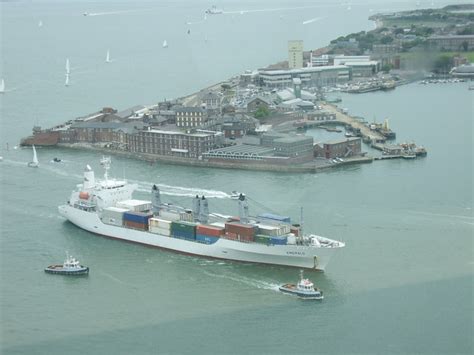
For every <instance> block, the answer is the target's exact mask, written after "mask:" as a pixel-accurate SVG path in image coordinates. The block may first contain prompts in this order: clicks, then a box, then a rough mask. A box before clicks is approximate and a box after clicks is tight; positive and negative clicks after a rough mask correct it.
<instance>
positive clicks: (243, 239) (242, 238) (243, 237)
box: [238, 234, 255, 242]
mask: <svg viewBox="0 0 474 355" xmlns="http://www.w3.org/2000/svg"><path fill="white" fill-rule="evenodd" d="M254 238H255V237H254V236H253V235H244V234H239V235H238V240H240V241H241V242H253V241H254Z"/></svg>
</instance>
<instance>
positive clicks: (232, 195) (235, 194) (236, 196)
mask: <svg viewBox="0 0 474 355" xmlns="http://www.w3.org/2000/svg"><path fill="white" fill-rule="evenodd" d="M242 195H243V194H242V193H240V192H238V191H232V192H231V193H230V198H231V199H232V200H238V199H239V198H240V196H242Z"/></svg>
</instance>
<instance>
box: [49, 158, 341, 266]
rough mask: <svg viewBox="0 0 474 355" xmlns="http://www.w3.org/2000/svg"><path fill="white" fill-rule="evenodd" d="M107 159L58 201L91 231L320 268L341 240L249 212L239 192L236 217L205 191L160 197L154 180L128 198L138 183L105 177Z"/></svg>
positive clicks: (273, 216) (172, 246) (61, 210)
mask: <svg viewBox="0 0 474 355" xmlns="http://www.w3.org/2000/svg"><path fill="white" fill-rule="evenodd" d="M110 163H111V161H110V158H108V157H104V158H102V160H101V165H102V166H103V167H104V169H105V173H104V178H103V179H97V181H96V179H95V175H94V171H93V170H92V168H91V167H90V166H89V165H87V166H86V168H85V171H84V177H83V182H82V184H78V185H77V186H76V189H75V190H74V191H73V192H72V193H71V196H70V198H69V200H68V201H67V203H66V204H64V205H61V206H59V207H58V209H59V213H60V214H61V215H62V216H63V217H65V218H66V219H67V220H69V221H70V222H71V223H73V224H75V225H76V226H78V227H80V228H82V229H84V230H87V231H89V232H91V233H94V234H98V235H102V236H106V237H110V238H115V239H121V240H126V241H130V242H136V243H141V244H145V245H148V246H154V247H159V248H163V249H169V250H172V251H176V252H180V253H185V254H191V255H197V256H203V257H210V258H216V259H226V260H233V261H241V262H251V263H262V264H272V265H282V266H291V267H298V268H307V269H315V270H321V271H323V270H324V269H325V268H326V265H327V264H328V262H329V260H330V258H331V256H332V255H334V253H336V252H337V251H338V250H340V249H341V248H343V247H344V246H345V244H344V243H343V242H341V241H337V240H333V239H329V238H326V237H322V236H318V235H315V234H306V233H304V231H303V226H302V225H301V224H291V219H290V218H289V217H286V216H280V215H277V214H273V213H263V214H260V215H258V216H255V217H254V216H251V215H249V206H248V198H247V197H246V196H245V195H244V194H240V195H239V197H238V199H237V200H236V203H238V209H239V214H238V217H232V216H226V215H223V214H219V213H210V212H209V204H208V199H206V198H205V196H201V197H199V196H196V197H195V198H193V199H192V209H191V208H185V207H182V206H178V205H174V204H170V203H166V202H163V201H162V199H161V194H160V189H159V188H158V187H157V186H156V185H153V187H152V189H151V191H150V193H151V198H150V200H151V201H143V200H137V199H133V198H132V195H133V192H134V191H135V190H136V189H137V185H136V184H130V183H128V182H127V181H125V180H116V179H110V178H109V177H108V170H109V169H110Z"/></svg>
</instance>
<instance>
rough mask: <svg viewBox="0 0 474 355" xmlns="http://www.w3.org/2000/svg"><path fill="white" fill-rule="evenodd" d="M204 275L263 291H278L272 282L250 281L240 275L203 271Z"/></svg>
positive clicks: (250, 279) (276, 285)
mask: <svg viewBox="0 0 474 355" xmlns="http://www.w3.org/2000/svg"><path fill="white" fill-rule="evenodd" d="M203 272H204V274H205V275H207V276H209V277H215V278H220V279H227V280H231V281H235V282H238V283H241V284H244V285H247V286H251V287H255V288H259V289H263V290H273V291H278V287H279V285H278V284H276V283H273V282H268V281H262V280H257V279H252V278H249V277H244V276H240V275H226V274H215V273H212V272H209V271H203Z"/></svg>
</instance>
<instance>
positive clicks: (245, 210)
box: [239, 194, 249, 223]
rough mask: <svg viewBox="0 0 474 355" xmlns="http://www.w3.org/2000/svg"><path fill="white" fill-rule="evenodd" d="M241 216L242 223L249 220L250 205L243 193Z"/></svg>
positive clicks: (241, 197)
mask: <svg viewBox="0 0 474 355" xmlns="http://www.w3.org/2000/svg"><path fill="white" fill-rule="evenodd" d="M239 217H240V221H241V222H242V223H247V222H248V221H249V205H248V202H247V200H246V199H245V195H243V194H240V196H239Z"/></svg>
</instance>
